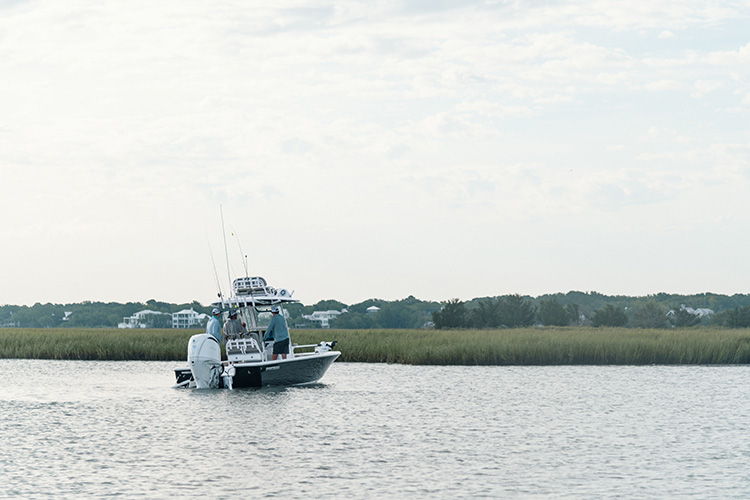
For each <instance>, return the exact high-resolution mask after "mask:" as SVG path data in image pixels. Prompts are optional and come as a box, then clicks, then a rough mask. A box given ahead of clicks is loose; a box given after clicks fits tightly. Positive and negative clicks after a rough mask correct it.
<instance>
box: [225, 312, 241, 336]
mask: <svg viewBox="0 0 750 500" xmlns="http://www.w3.org/2000/svg"><path fill="white" fill-rule="evenodd" d="M241 333H245V328H244V325H243V324H242V323H241V322H240V320H238V319H237V310H236V309H233V310H232V311H230V313H229V319H228V320H227V322H226V323H224V335H226V336H227V338H228V339H236V338H237V337H239V336H240V334H241Z"/></svg>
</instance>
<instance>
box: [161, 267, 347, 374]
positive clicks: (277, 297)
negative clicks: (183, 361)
mask: <svg viewBox="0 0 750 500" xmlns="http://www.w3.org/2000/svg"><path fill="white" fill-rule="evenodd" d="M233 289H234V290H233V291H234V294H233V295H232V297H230V298H223V297H222V298H221V300H220V301H218V302H214V303H213V304H211V305H212V306H213V307H215V308H217V309H219V310H220V311H221V324H222V325H224V324H225V322H226V320H227V319H228V318H229V316H230V314H232V313H237V318H238V320H239V321H240V323H241V324H242V329H241V331H240V332H239V333H237V334H227V333H226V332H225V334H224V340H225V350H226V361H224V362H222V359H221V346H220V345H219V342H218V341H217V340H216V339H215V338H214V337H213V336H212V335H209V334H208V333H200V334H197V335H193V336H192V337H190V340H189V342H188V349H187V351H188V352H187V357H188V366H186V367H182V368H175V376H176V378H177V384H176V387H195V388H198V389H208V388H229V389H231V388H235V387H261V386H267V385H299V384H309V383H313V382H317V381H318V380H320V378H321V377H322V376H323V375H324V374H325V372H326V370H328V367H329V366H331V364H332V363H333V361H334V360H335V359H336V358H338V357H339V356H340V355H341V353H340V352H339V351H334V350H333V347H334V346H335V344H336V342H335V341H334V342H320V343H319V344H309V345H297V344H290V348H289V354H288V355H287V356H286V358H285V359H283V358H279V359H276V360H273V359H272V355H273V354H272V353H273V342H264V341H263V336H264V334H265V329H266V327H267V326H268V324H269V322H270V320H271V316H272V314H271V308H272V307H278V308H279V309H280V314H285V313H286V312H285V310H284V305H285V304H290V303H294V302H299V301H298V300H297V299H294V298H292V295H293V292H292V293H290V292H289V291H288V290H286V289H278V290H277V289H275V288H273V287H271V286H269V285H268V284H267V283H266V280H265V279H263V278H261V277H260V276H254V277H244V278H237V279H235V280H234V282H233Z"/></svg>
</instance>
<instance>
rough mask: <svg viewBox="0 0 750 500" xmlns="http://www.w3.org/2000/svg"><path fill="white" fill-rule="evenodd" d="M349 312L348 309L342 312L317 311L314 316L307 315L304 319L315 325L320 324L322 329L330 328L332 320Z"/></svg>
mask: <svg viewBox="0 0 750 500" xmlns="http://www.w3.org/2000/svg"><path fill="white" fill-rule="evenodd" d="M344 312H348V311H347V310H346V309H343V310H341V311H334V310H330V311H315V312H313V313H312V314H305V315H303V316H302V317H303V318H305V319H306V320H308V321H312V322H314V323H320V327H321V328H330V327H331V324H330V323H329V321H331V320H332V319H336V317H338V316H339V315H340V314H341V313H344Z"/></svg>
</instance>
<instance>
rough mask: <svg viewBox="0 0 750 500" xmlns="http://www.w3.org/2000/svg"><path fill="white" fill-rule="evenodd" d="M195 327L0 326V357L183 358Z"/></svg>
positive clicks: (195, 331) (161, 359)
mask: <svg viewBox="0 0 750 500" xmlns="http://www.w3.org/2000/svg"><path fill="white" fill-rule="evenodd" d="M195 333H198V331H197V330H192V331H191V330H112V329H109V330H104V329H102V330H99V329H88V328H85V329H84V328H82V329H72V328H71V329H69V328H60V329H54V328H50V329H35V328H3V329H0V358H24V359H100V360H114V361H120V360H150V361H170V360H178V359H180V360H183V361H184V360H185V359H186V357H187V344H188V339H189V338H190V336H191V335H193V334H195Z"/></svg>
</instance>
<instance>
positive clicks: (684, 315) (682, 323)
mask: <svg viewBox="0 0 750 500" xmlns="http://www.w3.org/2000/svg"><path fill="white" fill-rule="evenodd" d="M668 314H669V315H668V319H669V324H670V325H672V326H674V327H677V328H684V327H689V326H694V325H697V324H698V323H700V322H701V317H700V316H698V315H697V314H695V313H692V312H690V311H688V310H687V307H685V306H684V305H680V306H679V307H675V308H674V309H672V310H671V311H670V312H669V313H668Z"/></svg>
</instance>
